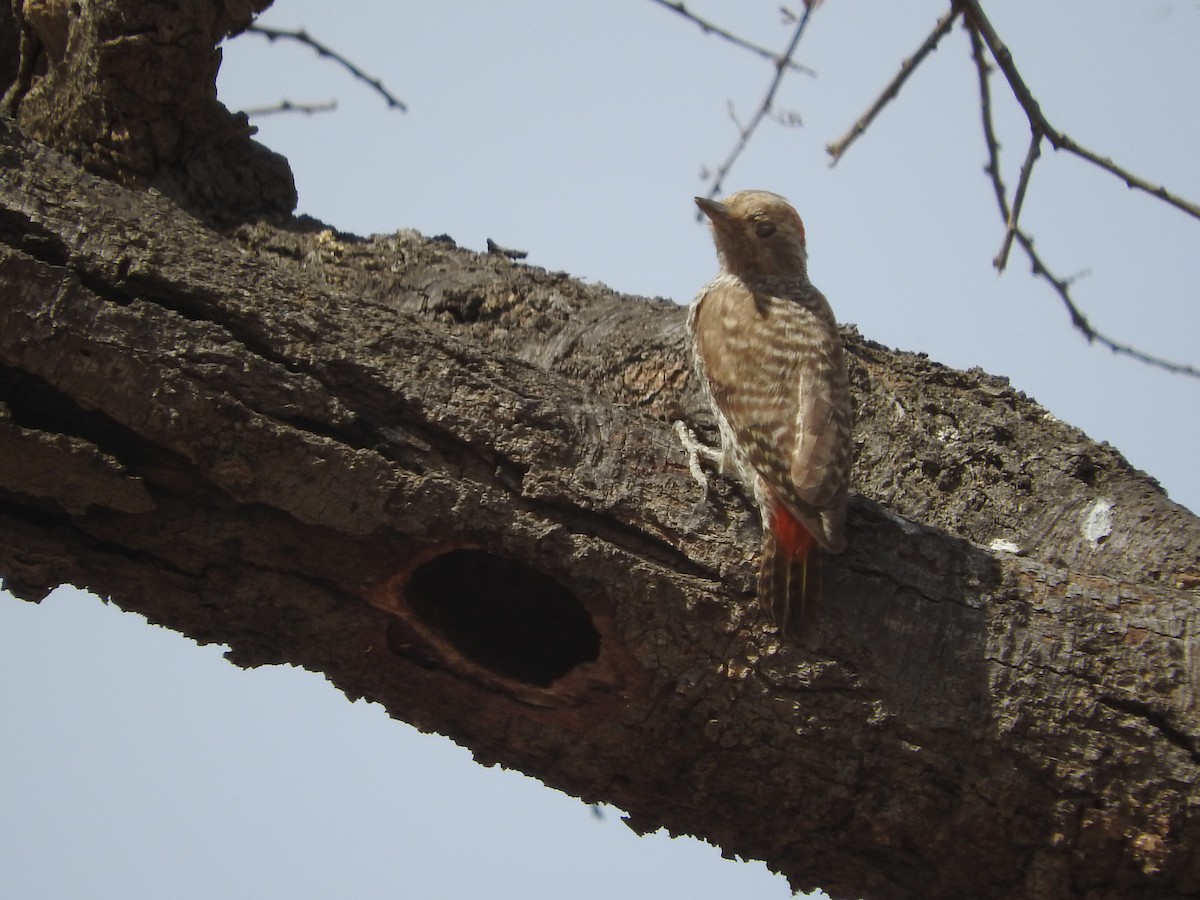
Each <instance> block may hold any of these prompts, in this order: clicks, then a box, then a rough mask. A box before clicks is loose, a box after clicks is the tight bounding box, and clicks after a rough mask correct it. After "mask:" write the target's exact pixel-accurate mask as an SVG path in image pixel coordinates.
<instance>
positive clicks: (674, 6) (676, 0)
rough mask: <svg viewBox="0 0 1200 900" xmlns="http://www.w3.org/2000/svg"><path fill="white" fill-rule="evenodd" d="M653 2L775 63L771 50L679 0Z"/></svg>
mask: <svg viewBox="0 0 1200 900" xmlns="http://www.w3.org/2000/svg"><path fill="white" fill-rule="evenodd" d="M653 2H654V3H657V4H658V5H659V6H665V7H666V8H667V9H669V10H671V12H675V13H679V15H681V16H683V17H684V18H685V19H687V20H688V21H690V22H694V23H695V24H696V25H698V26H699V27H700V30H701V31H703V32H704V33H705V34H715V35H716V36H717V37H719V38H724V39H725V40H727V41H729V43H731V44H733V45H734V46H737V47H741V48H743V49H745V50H749V51H751V52H752V53H757V54H758V55H759V56H761V57H762V58H763V59H769V60H770V61H771V62H775V61H776V59H777V57H776V56H775V54H774V52H772V51H771V50H768V49H767V48H766V47H761V46H759V45H758V44H754V43H751V42H750V41H748V40H746V39H745V38H741V37H738V36H737V35H736V34H733V33H732V32H730V31H726V30H725V29H724V28H722V27H721V26H719V25H715V24H714V23H712V22H710V21H709V20H708V19H704V18H702V17H700V16H698V15H696V13H694V12H692V11H691V10H690V9H688V8H687V7H686V6H684V5H683V3H682V2H680V0H653ZM787 65H788V67H789V68H791V69H795V70H796V71H797V72H803V73H805V74H806V75H816V74H817V73H816V72H814V71H813V70H812V69H810V68H809V67H808V66H803V65H801V64H800V63H798V62H795V61H793V60H791V59H789V60H788V61H787Z"/></svg>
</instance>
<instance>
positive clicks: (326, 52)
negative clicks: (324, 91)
mask: <svg viewBox="0 0 1200 900" xmlns="http://www.w3.org/2000/svg"><path fill="white" fill-rule="evenodd" d="M246 31H247V32H250V33H251V34H261V35H262V36H263V37H265V38H266V39H267V40H269V41H272V42H274V41H275V40H277V39H279V38H286V39H287V40H292V41H297V42H299V43H301V44H304V45H305V46H308V47H311V48H312V49H313V50H315V51H316V53H317V55H318V56H322V57H325V58H326V59H332V60H333V61H334V62H336V63H338V64H339V65H341V66H342V68H344V69H345V70H346V71H347V72H349V73H350V74H351V75H353V76H354V77H355V78H357V79H358V80H359V81H361V82H363V83H364V84H366V85H367V86H368V87H369V88H371V89H372V90H374V91H375V93H377V94H379V96H381V97H382V98H383V99H384V100H385V101H386V102H387V105H388V107H389V108H390V109H398V110H400V112H408V107H407V106H405V105H404V103H402V102H401V101H400V100H399V99H397V98H396V97H395V96H393V94H392V93H391V91H389V90H388V89H387V88H385V87H384V86H383V82H382V81H381V80H380V79H378V78H372V77H371V76H369V75H368V74H367V73H366V72H364V71H363V70H362V69H360V68H359V67H358V66H356V65H354V63H352V62H350V60H348V59H347V58H346V57H344V56H342V55H341V54H340V53H338V52H337V51H335V50H331V49H330V48H328V47H326V46H325V45H324V44H322V43H321V42H320V41H317V40H316V39H314V38H313V37H312V36H311V35H310V34H309V33H308V32H307V31H305V30H304V29H303V28H301V29H298V30H296V31H289V30H287V29H283V28H268V27H267V26H265V25H251V26H250V27H249V28H247V29H246Z"/></svg>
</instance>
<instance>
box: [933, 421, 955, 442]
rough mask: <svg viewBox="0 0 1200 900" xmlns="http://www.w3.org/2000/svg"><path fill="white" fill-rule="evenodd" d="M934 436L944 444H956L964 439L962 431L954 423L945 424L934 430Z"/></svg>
mask: <svg viewBox="0 0 1200 900" xmlns="http://www.w3.org/2000/svg"><path fill="white" fill-rule="evenodd" d="M933 436H934V437H936V438H937V439H938V440H939V441H941V442H942V443H943V444H956V443H958V442H959V441H960V440H962V432H961V431H959V430H958V429H957V428H955V427H954V426H953V425H943V426H942V427H940V428H939V429H938V430H937V431H935V432H934V435H933Z"/></svg>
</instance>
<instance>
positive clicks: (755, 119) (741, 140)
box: [696, 2, 818, 221]
mask: <svg viewBox="0 0 1200 900" xmlns="http://www.w3.org/2000/svg"><path fill="white" fill-rule="evenodd" d="M817 5H818V4H817V3H814V2H806V3H805V4H804V15H802V16H801V17H800V20H799V21H798V22H797V23H796V29H795V31H793V32H792V39H791V41H790V42H789V43H788V48H787V50H786V51H785V52H784V53H783V55H781V56H777V57H775V75H774V77H773V78H772V79H771V85H770V87H768V88H767V93H766V96H764V97H763V99H762V103H760V104H759V105H758V109H756V110H755V111H754V115H753V116H752V117H751V118H750V124H748V125H746V126H745V127H742V126H740V125H739V126H738V140H737V143H735V144H734V147H733V150H732V151H730V153H729V156H727V157H726V158H725V161H724V162H723V163H721V165H720V166H718V167H717V171H716V174H715V175H714V176H713V182H712V185H711V186H710V187H709V189H708V196H709V197H716V196H717V195H718V194H719V193H721V188H722V185H723V184H724V182H725V176H726V175H728V174H729V172H730V170H731V169H732V168H733V164H734V163H735V162H737V160H738V157H739V156H741V155H742V151H743V150H745V149H746V145H747V144H749V143H750V138H751V137H753V135H754V132H755V130H756V129H757V128H758V126H759V123H761V122H762V120H763V119H764V118H766V117H767V115H768V113H770V112H771V104H772V103H773V102H774V101H775V93H776V91H778V90H779V84H780V82H782V81H783V75H784V73H785V72H786V71H787V70H788V68H789V67H790V63H791V59H792V54H794V53H795V52H796V47H797V46H798V45H799V43H800V38H802V37H803V36H804V30H805V29H806V28H807V27H808V22H809V19H811V18H812V13H813V10H814V9H815V8H816V7H817ZM735 121H736V120H735ZM701 215H702V214H701V213H700V212H699V211H697V213H696V218H697V221H699V219H700V217H701Z"/></svg>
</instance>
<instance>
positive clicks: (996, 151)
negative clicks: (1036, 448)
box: [967, 23, 1200, 378]
mask: <svg viewBox="0 0 1200 900" xmlns="http://www.w3.org/2000/svg"><path fill="white" fill-rule="evenodd" d="M967 32H968V34H969V35H970V39H971V56H972V58H973V59H974V61H975V70H976V72H977V74H978V78H979V109H980V112H981V114H982V117H983V138H984V143H985V144H986V145H987V154H988V162H987V166H985V169H984V170H985V171H986V172H987V174H988V176H989V178H990V180H991V182H992V188H993V190H994V191H995V194H996V205H997V206H998V207H999V209H1000V216H1001V218H1003V219H1004V220H1005V222H1007V223H1008V232H1007V233H1008V234H1010V235H1011V239H1008V240H1006V244H1011V241H1012V240H1015V241H1016V242H1017V243H1018V244H1019V245H1020V246H1021V249H1022V250H1024V251H1025V255H1026V256H1027V257H1028V258H1029V263H1030V266H1031V268H1032V270H1033V274H1034V275H1035V276H1038V277H1040V278H1044V279H1046V281H1048V282H1049V283H1050V285H1051V286H1052V287H1053V288H1054V291H1055V293H1057V294H1058V296H1059V298H1060V299H1061V300H1062V302H1063V306H1065V307H1066V310H1067V315H1069V316H1070V318H1071V324H1072V325H1073V326H1074V327H1075V328H1077V329H1078V330H1079V331H1080V332H1081V333H1082V334H1083V336H1084V337H1085V338H1086V339H1087V340H1088V342H1089V343H1093V342H1094V343H1097V344H1100V345H1101V346H1103V347H1107V348H1108V349H1109V350H1111V351H1112V352H1113V353H1117V354H1120V355H1122V356H1128V357H1130V358H1131V359H1136V360H1138V361H1139V362H1142V363H1145V364H1147V365H1151V366H1154V367H1156V368H1159V369H1163V370H1164V371H1167V372H1171V373H1172V374H1176V375H1187V376H1190V377H1192V378H1200V369H1197V368H1196V367H1195V366H1191V365H1188V364H1187V363H1178V362H1173V361H1171V360H1167V359H1163V358H1162V357H1159V356H1153V355H1151V354H1149V353H1146V352H1144V351H1142V350H1138V349H1137V348H1136V347H1133V346H1131V345H1130V344H1126V343H1123V342H1120V341H1116V340H1113V339H1112V338H1110V337H1109V336H1108V335H1106V334H1104V333H1102V332H1099V331H1097V330H1096V329H1095V328H1093V327H1092V324H1091V322H1089V321H1088V318H1087V316H1085V315H1084V314H1083V312H1082V311H1081V310H1080V309H1079V307H1078V306H1077V305H1076V304H1075V301H1074V299H1073V298H1072V297H1071V285H1072V282H1073V279H1068V278H1060V277H1059V276H1057V275H1055V274H1054V273H1053V272H1051V271H1050V269H1048V268H1047V267H1046V264H1045V263H1044V262H1043V261H1042V258H1041V256H1039V255H1038V253H1037V251H1036V250H1034V247H1033V238H1032V237H1031V236H1030V235H1029V234H1028V233H1027V232H1025V231H1024V230H1022V229H1021V228H1020V227H1019V225H1018V224H1017V220H1018V216H1017V212H1018V210H1017V208H1016V203H1015V202H1014V204H1013V207H1011V208H1010V206H1009V204H1008V192H1007V190H1006V189H1005V187H1004V181H1003V180H1002V178H1001V175H1000V144H999V142H998V141H997V140H996V130H995V126H994V124H993V121H992V97H991V86H990V83H989V77H990V75H991V67H990V65H989V64H988V61H987V59H986V57H985V54H984V41H983V39H982V38H981V36H980V34H979V32H978V31H977V30H976V29H975V28H974V27H972V26H971V23H968V27H967ZM989 49H990V48H989ZM1010 84H1011V83H1010ZM1039 142H1040V141H1039V138H1038V136H1037V135H1036V134H1035V135H1034V137H1033V140H1032V141H1031V143H1030V149H1029V153H1028V154H1027V155H1026V158H1025V165H1024V166H1022V168H1021V176H1020V182H1019V183H1018V188H1017V190H1018V194H1019V195H1020V196H1021V197H1023V196H1024V190H1023V185H1027V184H1028V181H1029V172H1030V171H1031V170H1032V168H1033V162H1034V160H1036V158H1037V153H1038V149H1037V148H1038V144H1039ZM1002 252H1004V251H1002ZM998 259H999V258H998Z"/></svg>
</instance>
